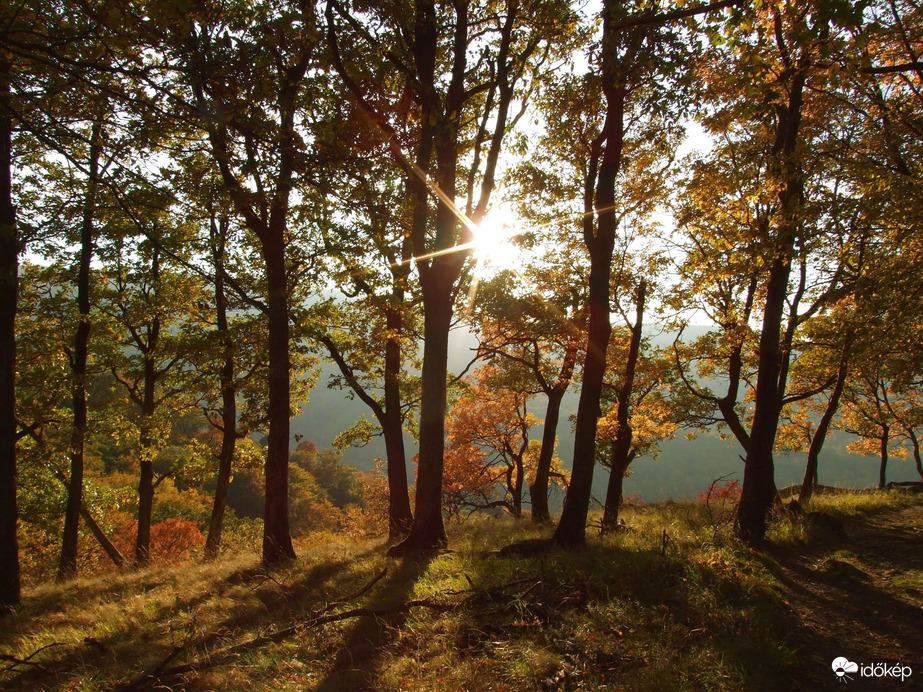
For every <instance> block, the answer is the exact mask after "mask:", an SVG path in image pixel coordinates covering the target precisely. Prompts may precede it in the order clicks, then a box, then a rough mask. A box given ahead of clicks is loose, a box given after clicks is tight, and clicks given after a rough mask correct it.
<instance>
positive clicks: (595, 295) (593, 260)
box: [554, 0, 626, 546]
mask: <svg viewBox="0 0 923 692" xmlns="http://www.w3.org/2000/svg"><path fill="white" fill-rule="evenodd" d="M612 12H613V10H612V7H611V0H606V2H605V3H604V7H603V44H604V49H603V60H604V65H603V69H602V72H603V80H602V83H603V93H604V94H605V96H606V102H607V112H606V120H605V123H604V125H603V130H602V133H601V135H600V137H599V139H598V140H597V143H594V153H593V159H594V160H593V161H591V165H590V171H591V172H590V174H589V175H588V178H587V184H586V188H585V191H584V209H585V211H586V216H585V217H584V226H583V235H584V242H585V244H586V246H587V249H588V250H589V254H590V279H589V308H590V309H589V330H588V334H587V350H586V358H585V360H584V366H583V384H582V386H581V389H580V400H579V403H578V405H577V423H576V427H575V431H574V435H575V440H574V460H573V468H572V471H571V481H570V486H569V487H568V489H567V496H566V497H565V498H564V510H563V511H562V512H561V519H560V521H559V522H558V527H557V529H556V530H555V533H554V541H555V543H558V544H560V545H565V546H579V545H583V543H584V541H585V539H586V519H587V512H588V511H589V507H590V494H591V492H592V487H593V466H594V464H595V462H596V427H597V423H598V421H599V416H600V413H601V412H600V405H599V400H600V396H601V394H602V385H603V378H604V377H605V374H606V350H607V349H608V347H609V335H610V334H611V332H612V326H611V324H610V323H609V279H610V276H609V274H610V269H611V266H612V251H613V248H614V247H615V229H616V223H617V221H616V217H615V180H616V177H617V176H618V172H619V169H620V167H621V162H622V146H623V143H624V141H623V140H624V136H625V131H624V122H623V116H624V110H625V97H626V90H625V87H624V85H621V84H616V83H615V79H614V72H615V67H616V66H614V65H611V64H609V62H610V61H611V60H613V59H614V55H615V54H614V52H613V51H612V50H607V49H606V46H607V44H609V43H610V42H612V41H613V40H614V38H613V36H612V28H611V21H610V17H611V16H612ZM600 146H604V147H605V149H604V151H603V152H602V162H601V163H600V165H599V180H598V182H597V183H596V199H595V205H594V203H593V195H592V189H593V188H592V186H593V183H594V179H595V177H596V176H595V169H596V160H597V159H598V156H599V147H600ZM594 213H595V217H596V224H595V233H594V224H593V216H594Z"/></svg>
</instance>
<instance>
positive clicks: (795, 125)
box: [737, 61, 807, 543]
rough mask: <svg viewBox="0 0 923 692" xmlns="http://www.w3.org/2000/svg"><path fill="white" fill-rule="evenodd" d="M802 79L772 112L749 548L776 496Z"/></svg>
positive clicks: (744, 531) (799, 186)
mask: <svg viewBox="0 0 923 692" xmlns="http://www.w3.org/2000/svg"><path fill="white" fill-rule="evenodd" d="M802 62H804V61H802ZM806 79H807V66H806V65H804V64H801V65H800V69H799V71H798V72H797V73H796V74H795V75H794V77H793V78H792V82H791V88H790V92H789V96H788V104H787V106H785V107H782V106H778V107H777V110H778V113H777V120H778V124H777V128H778V134H777V139H776V144H775V145H774V147H773V156H774V157H775V160H776V167H777V171H776V174H777V176H778V177H779V178H780V179H781V182H782V183H783V185H782V189H781V191H780V192H779V202H780V208H781V209H780V216H781V217H780V220H779V229H778V234H777V237H776V239H775V243H774V246H773V256H772V258H771V263H770V269H769V281H768V284H767V287H766V298H765V304H764V308H763V325H762V333H761V334H760V345H759V365H758V372H757V379H756V395H755V406H754V411H753V425H752V427H751V430H750V449H749V450H747V457H746V463H745V466H744V484H743V490H742V493H741V497H740V504H739V505H738V508H737V520H738V535H739V536H740V537H741V538H742V539H743V540H745V541H747V542H751V543H761V542H762V541H763V539H764V538H765V535H766V515H767V514H768V512H769V508H770V507H771V506H772V501H773V499H774V498H775V496H776V492H775V472H774V468H773V457H772V452H773V447H774V446H775V440H776V430H777V428H778V425H779V414H780V413H781V410H780V407H779V402H780V401H781V399H782V397H781V392H780V383H779V375H780V369H781V364H782V357H783V353H782V347H781V338H782V318H783V314H784V311H785V305H786V298H787V297H788V280H789V275H790V273H791V267H792V254H793V251H794V246H795V237H796V235H797V228H798V225H799V216H800V207H801V204H802V202H803V197H804V180H803V173H802V170H801V165H800V163H799V161H798V159H797V151H796V149H797V144H798V137H799V127H800V124H801V107H802V97H803V92H804V86H805V82H806Z"/></svg>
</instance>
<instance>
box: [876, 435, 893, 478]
mask: <svg viewBox="0 0 923 692" xmlns="http://www.w3.org/2000/svg"><path fill="white" fill-rule="evenodd" d="M890 437H891V428H890V427H889V426H887V425H884V426H882V431H881V464H879V466H878V489H879V490H882V489H883V488H884V487H885V485H887V483H888V479H887V478H886V475H887V470H888V440H889V439H890Z"/></svg>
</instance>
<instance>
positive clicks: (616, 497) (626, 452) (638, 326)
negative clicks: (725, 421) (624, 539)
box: [602, 279, 647, 533]
mask: <svg viewBox="0 0 923 692" xmlns="http://www.w3.org/2000/svg"><path fill="white" fill-rule="evenodd" d="M646 296H647V282H646V281H644V280H643V279H642V280H641V283H640V284H639V285H638V295H637V297H636V299H635V315H636V318H635V323H634V325H633V326H632V328H631V343H630V344H629V347H628V360H627V361H626V363H625V374H624V376H623V378H622V386H621V387H620V388H619V397H618V403H617V404H616V405H617V406H618V409H617V411H616V420H617V421H618V430H617V432H616V437H615V442H614V443H613V445H612V457H611V463H610V465H609V466H610V471H609V487H608V488H607V490H606V504H605V509H604V510H603V520H602V531H603V533H605V532H606V531H609V530H611V529H614V528H616V527H617V526H618V523H619V507H620V506H621V504H622V481H623V479H624V478H625V471H627V470H628V465H629V464H631V461H632V459H634V454H633V453H632V450H631V445H632V441H633V437H634V433H633V431H632V429H631V423H630V419H631V393H632V390H633V389H634V386H635V371H636V370H637V366H638V355H639V353H640V351H641V330H642V327H643V322H644V301H645V298H646Z"/></svg>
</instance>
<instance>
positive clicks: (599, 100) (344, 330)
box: [0, 0, 923, 663]
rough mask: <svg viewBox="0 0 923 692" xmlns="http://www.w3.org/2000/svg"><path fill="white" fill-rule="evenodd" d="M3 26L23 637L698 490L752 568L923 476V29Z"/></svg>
mask: <svg viewBox="0 0 923 692" xmlns="http://www.w3.org/2000/svg"><path fill="white" fill-rule="evenodd" d="M0 19H2V22H3V31H2V32H0V173H2V175H0V606H2V608H3V613H4V614H5V615H7V614H9V613H10V612H15V609H16V608H17V607H19V606H20V603H21V601H22V594H23V588H24V587H25V588H26V589H30V588H36V587H38V586H39V585H41V584H44V583H47V582H51V581H53V580H57V581H59V582H61V583H64V584H67V583H70V582H71V580H73V579H74V578H76V577H79V576H81V575H84V576H86V575H91V574H106V573H110V572H113V571H118V570H126V569H129V568H135V569H138V570H144V569H147V568H151V567H153V568H157V567H158V566H159V565H161V564H163V563H167V562H173V561H183V560H186V561H190V560H199V559H204V560H206V561H221V560H224V559H231V558H232V556H235V555H236V556H239V555H240V554H241V552H242V551H247V550H251V549H253V548H254V546H258V550H259V553H260V561H261V563H262V565H263V567H264V568H265V569H267V570H272V569H289V568H290V567H291V565H292V564H293V561H294V560H296V558H297V557H298V553H299V550H301V549H303V548H305V547H306V546H310V545H316V543H312V541H317V540H321V539H320V538H318V537H320V536H329V535H335V534H337V535H339V536H341V537H342V538H343V539H344V540H354V541H365V540H372V539H373V538H377V537H381V538H385V537H386V540H387V545H388V548H387V554H388V556H389V557H391V558H425V559H429V558H431V557H432V556H434V555H438V554H441V553H443V552H444V551H445V550H446V549H447V548H449V547H450V537H451V538H452V540H456V538H455V537H457V536H459V535H464V532H463V526H464V524H463V523H464V522H465V521H466V520H467V519H469V518H471V517H472V515H474V516H475V518H474V520H473V521H476V520H477V516H478V515H479V514H489V515H494V516H496V515H501V514H502V515H508V516H510V517H513V518H515V519H516V520H519V521H520V522H523V523H530V522H531V523H533V524H535V525H536V528H535V531H536V532H537V533H536V535H538V534H541V535H542V536H543V540H545V539H547V541H546V543H543V544H542V545H543V546H544V547H545V548H548V547H549V546H553V549H554V550H557V551H568V550H571V549H575V548H579V547H581V546H584V545H586V543H587V540H588V538H587V537H588V534H589V535H590V536H595V534H596V532H597V531H600V532H602V533H603V534H616V535H618V534H619V532H621V531H622V530H623V529H624V527H625V522H626V517H625V516H624V512H623V510H625V509H626V508H627V507H630V506H632V505H638V504H639V502H640V501H651V500H656V499H663V498H667V497H687V498H690V499H695V498H696V497H697V496H698V493H703V495H702V498H703V502H704V503H705V505H706V506H707V507H708V508H710V507H711V505H710V504H709V502H710V501H711V499H712V498H713V497H719V496H720V499H721V500H722V502H723V503H731V504H728V505H727V506H726V507H725V506H724V505H722V506H723V507H724V509H725V510H726V511H727V513H728V514H727V517H725V518H726V519H727V520H728V521H726V522H725V523H724V524H721V525H722V526H724V527H725V529H727V528H728V527H729V526H731V525H732V526H733V533H734V537H733V538H732V537H731V536H730V532H728V535H727V536H726V538H727V540H728V541H732V540H733V541H740V544H737V543H735V545H736V546H737V548H735V549H739V550H741V551H744V550H746V549H749V548H753V549H762V548H763V547H765V546H766V542H767V537H768V538H769V539H771V538H772V536H774V535H776V536H778V535H779V531H780V529H778V528H775V529H774V528H773V522H775V521H778V520H779V517H780V516H781V515H780V514H779V511H777V510H774V509H773V508H774V507H776V508H778V507H779V506H780V496H779V493H778V492H777V490H778V489H779V488H781V487H783V486H789V485H795V486H797V487H796V488H795V489H794V491H793V492H789V493H786V497H785V499H786V501H787V500H788V499H789V498H790V497H792V496H793V495H796V496H797V500H798V502H796V503H795V504H794V505H792V509H791V510H790V511H791V512H796V513H797V512H798V511H800V510H801V509H804V510H805V511H809V510H810V503H811V502H812V496H813V495H815V494H816V493H818V492H820V491H822V490H823V488H824V486H830V485H842V486H857V485H858V486H868V485H872V486H876V487H878V488H879V489H884V488H886V487H888V484H889V482H891V481H895V480H898V481H908V480H920V479H923V464H921V456H920V435H921V434H923V350H921V349H923V346H921V345H923V312H921V310H920V304H921V287H923V282H921V281H920V271H919V269H920V267H921V266H923V216H921V213H923V209H921V205H920V200H921V199H923V119H921V114H923V61H921V58H920V55H921V54H923V6H921V5H920V3H919V2H917V0H868V1H864V2H848V1H846V0H810V1H808V2H798V3H794V2H782V1H780V0H758V1H756V2H742V1H741V0H721V1H715V2H708V1H707V0H701V1H690V2H677V3H670V2H660V1H659V0H624V1H618V0H602V1H601V2H596V3H591V4H584V3H572V4H570V3H565V2H560V1H559V0H503V1H500V0H453V1H452V2H441V1H438V2H437V1H436V0H382V1H378V0H366V1H364V2H353V1H352V0H324V1H323V2H312V1H311V0H183V1H182V2H179V1H176V2H174V1H171V0H114V1H111V2H85V1H83V0H80V1H78V0H59V1H57V2H38V3H35V2H26V3H10V2H4V3H2V4H0ZM347 398H348V399H349V400H350V402H349V405H348V407H347V406H346V405H344V402H345V400H346V399H347ZM370 444H371V445H372V446H369V445H370ZM860 469H861V472H860ZM679 479H682V481H681V482H680V480H679ZM876 497H878V496H876ZM690 511H691V510H690ZM696 511H700V512H701V511H705V510H702V509H701V508H700V509H699V510H696ZM709 511H710V510H709ZM597 515H598V516H597ZM630 516H631V515H630ZM690 516H691V515H690ZM713 518H714V517H712V519H713ZM785 521H789V522H791V521H794V519H793V518H792V516H788V515H786V519H785ZM719 523H720V522H719ZM455 524H461V525H462V526H461V527H459V526H455ZM447 526H449V528H450V529H451V531H450V530H447ZM671 526H672V525H671ZM702 526H704V524H703V525H702ZM785 526H787V524H786V525H785ZM802 528H803V527H802ZM700 529H701V530H704V529H702V527H701V526H699V527H698V528H697V529H696V530H697V531H698V530H700ZM671 530H672V529H671ZM717 531H718V530H717V529H715V533H714V536H717V535H718V533H717ZM773 531H775V532H776V533H773ZM520 533H521V532H520ZM782 533H783V534H784V533H785V532H784V531H782ZM696 535H697V536H698V534H696ZM663 536H664V538H663V545H662V549H661V557H665V556H666V554H667V550H668V538H667V530H666V529H664V533H663ZM607 540H608V539H607ZM690 540H691V539H690ZM716 540H717V539H716ZM645 545H646V544H645ZM644 550H656V548H651V546H647V547H645V548H644ZM351 554H352V553H351ZM690 554H691V553H690ZM741 555H743V553H741ZM233 559H237V558H233ZM684 559H685V558H684ZM695 559H698V558H695ZM703 559H704V558H703ZM741 559H742V560H743V558H741ZM406 564H411V563H410V562H407V563H406ZM670 569H673V568H672V567H671V568H670ZM676 569H677V570H680V568H679V567H677V568H676ZM683 569H685V568H683ZM680 571H682V570H680ZM677 573H679V572H677ZM267 574H270V576H271V575H272V572H267ZM469 581H470V579H469ZM571 596H573V594H571ZM585 596H586V594H584V597H585ZM568 597H570V596H568ZM573 597H574V598H578V596H573ZM407 598H408V599H409V598H410V595H409V594H408V595H407ZM581 598H582V597H581ZM523 617H525V616H523ZM527 619H528V618H527ZM770 629H771V628H770ZM773 631H775V630H773ZM88 636H89V635H88ZM165 663H166V662H165Z"/></svg>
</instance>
